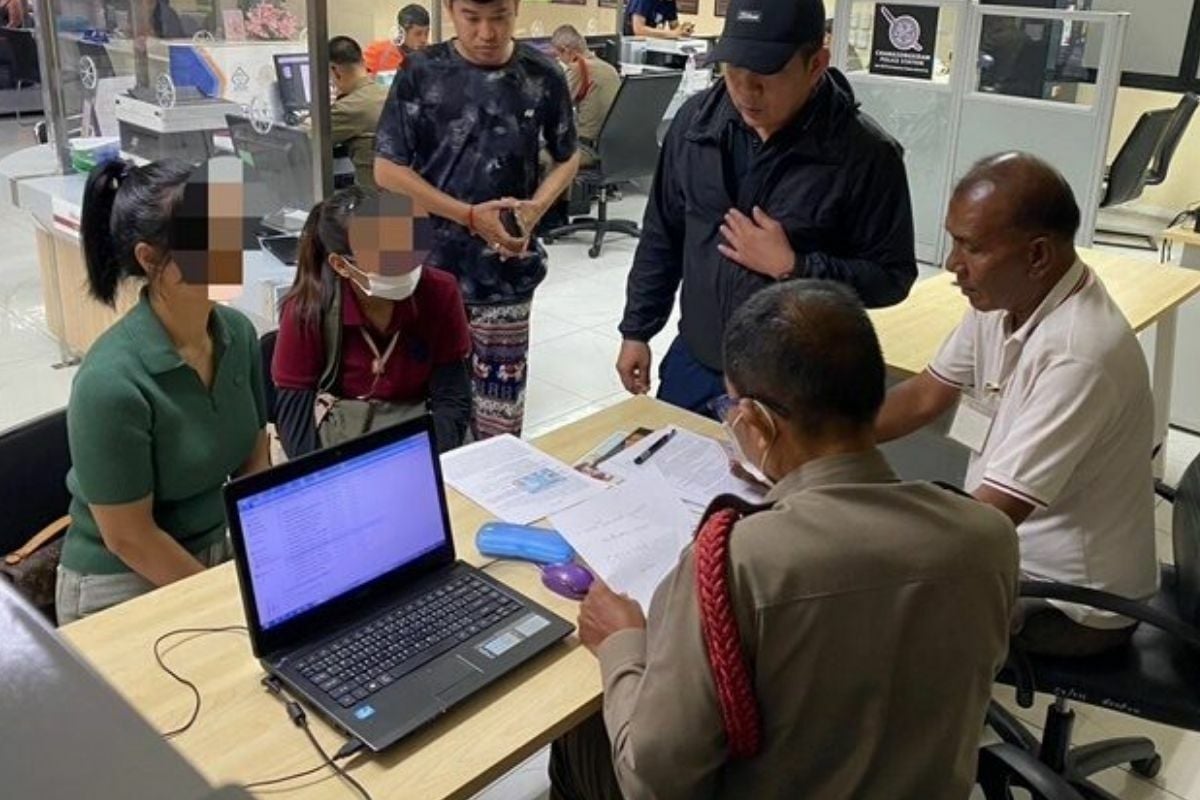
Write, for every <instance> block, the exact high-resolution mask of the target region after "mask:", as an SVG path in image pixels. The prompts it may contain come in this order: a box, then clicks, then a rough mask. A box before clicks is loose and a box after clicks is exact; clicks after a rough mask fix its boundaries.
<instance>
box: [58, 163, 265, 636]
mask: <svg viewBox="0 0 1200 800" xmlns="http://www.w3.org/2000/svg"><path fill="white" fill-rule="evenodd" d="M192 177H193V169H192V167H191V166H189V165H188V164H185V163H183V162H179V161H162V162H157V163H152V164H148V165H146V166H144V167H132V166H130V165H128V164H126V163H124V162H122V161H110V162H107V163H105V164H102V165H100V166H98V167H96V168H95V169H94V170H92V173H91V175H89V176H88V181H87V187H86V189H85V191H84V197H83V210H82V216H81V232H82V241H83V251H84V258H85V261H86V265H87V274H88V288H89V290H90V292H91V294H92V296H93V297H95V298H96V299H97V300H99V301H100V302H102V303H105V304H107V305H110V306H112V305H115V301H116V297H117V294H118V291H119V289H120V287H121V286H122V284H123V282H124V280H125V279H126V278H128V277H130V276H133V277H137V278H142V279H144V280H145V281H146V282H147V287H146V288H145V289H143V291H142V294H141V299H140V300H139V301H138V303H137V305H135V306H134V307H133V308H132V309H131V310H130V311H129V312H128V313H127V314H125V315H124V316H123V317H121V319H120V320H118V321H117V322H116V323H115V324H114V325H113V326H112V327H111V328H109V329H108V330H107V331H106V332H105V333H104V334H103V335H102V336H101V337H100V338H99V339H97V340H96V342H95V344H93V345H92V346H91V348H90V349H89V350H88V353H87V356H86V357H85V358H84V360H83V364H82V365H81V366H80V367H79V372H78V374H76V376H75V380H74V382H73V384H72V386H71V399H70V402H69V404H68V406H67V432H68V438H69V441H70V449H71V471H70V473H69V474H68V476H67V488H68V489H69V490H70V492H71V507H70V515H71V526H70V528H69V529H68V530H67V536H66V541H65V542H64V545H63V553H62V562H61V564H60V566H59V569H58V584H57V587H56V604H57V608H58V622H59V624H60V625H65V624H67V623H69V622H73V621H75V620H77V619H79V618H81V617H84V616H87V615H89V614H93V613H95V612H97V611H102V610H104V609H105V608H108V607H109V606H113V605H116V604H117V603H120V602H123V601H125V600H128V599H130V598H132V597H135V596H137V595H140V594H144V593H146V592H149V591H150V590H152V589H153V588H155V587H156V586H164V585H166V584H168V583H172V582H174V581H177V580H180V579H182V578H186V577H188V576H190V575H194V574H196V573H198V572H201V571H203V570H204V569H205V568H206V567H210V566H213V565H215V564H218V563H220V562H222V561H225V560H227V559H228V558H230V557H231V556H232V551H231V549H230V546H229V542H228V539H227V538H226V535H225V526H226V523H225V507H224V505H223V503H222V499H221V487H222V486H223V485H224V484H225V482H226V481H227V480H228V479H229V477H230V476H231V475H246V474H249V473H253V472H257V471H259V470H262V469H266V468H267V467H268V466H269V455H268V446H267V436H266V432H265V428H266V421H267V412H266V401H265V399H264V391H263V374H262V363H261V360H260V355H259V346H258V336H257V334H256V333H255V331H254V326H253V325H252V324H251V323H250V321H249V320H248V319H246V317H245V316H243V315H242V314H241V313H240V312H238V311H236V310H234V309H232V308H227V307H225V306H222V305H217V304H215V303H214V302H213V300H212V299H210V287H209V286H208V284H207V281H206V278H207V276H208V275H212V274H214V270H220V269H222V268H223V266H224V265H223V264H222V263H218V259H217V258H215V257H211V256H209V255H208V254H207V253H204V254H200V253H197V252H191V253H188V254H187V255H188V257H187V258H185V257H184V253H183V251H182V250H175V251H173V250H172V243H173V242H175V243H177V242H180V241H181V240H192V241H206V242H207V241H210V236H212V235H219V234H220V233H221V231H219V230H218V229H217V228H216V227H214V228H213V229H212V230H211V231H209V233H208V234H201V235H199V236H198V235H197V234H196V232H195V231H182V230H180V228H181V227H182V225H183V224H184V223H182V222H181V219H185V218H186V215H185V214H184V213H182V210H183V208H184V202H185V201H184V197H185V194H186V193H188V192H190V191H192V190H193V189H194V188H195V187H196V186H199V188H200V189H201V190H202V191H207V187H205V186H204V184H202V183H201V184H189V183H188V182H189V179H191V178H192ZM187 202H188V203H191V202H192V200H191V199H189V200H187ZM222 202H225V203H226V204H228V199H227V198H222ZM211 205H212V203H211V202H210V203H209V206H211ZM187 224H193V225H194V224H197V223H196V222H195V221H194V220H188V222H187ZM240 244H241V243H240V241H239V242H238V243H236V244H234V245H232V246H231V248H229V249H230V251H231V252H232V250H237V249H240ZM197 256H199V257H200V258H201V259H202V260H207V263H201V264H197V263H196V257H197Z"/></svg>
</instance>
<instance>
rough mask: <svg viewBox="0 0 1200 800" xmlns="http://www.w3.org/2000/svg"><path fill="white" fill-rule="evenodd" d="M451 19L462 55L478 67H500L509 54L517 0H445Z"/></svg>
mask: <svg viewBox="0 0 1200 800" xmlns="http://www.w3.org/2000/svg"><path fill="white" fill-rule="evenodd" d="M446 3H447V9H448V10H449V11H450V18H451V19H452V20H454V31H455V33H456V35H457V46H458V50H459V52H460V53H461V54H462V56H463V57H464V58H466V59H467V60H468V61H470V62H471V63H472V64H478V65H479V66H481V67H499V66H503V65H504V64H506V63H507V62H508V59H509V57H510V56H511V55H512V46H513V30H514V29H515V28H516V24H517V9H518V7H519V3H518V0H492V2H490V3H477V2H475V0H446Z"/></svg>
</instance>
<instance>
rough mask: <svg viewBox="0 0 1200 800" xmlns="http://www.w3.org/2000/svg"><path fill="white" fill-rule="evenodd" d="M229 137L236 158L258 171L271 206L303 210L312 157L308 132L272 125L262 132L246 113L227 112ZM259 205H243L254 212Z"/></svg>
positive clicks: (308, 204)
mask: <svg viewBox="0 0 1200 800" xmlns="http://www.w3.org/2000/svg"><path fill="white" fill-rule="evenodd" d="M225 121H226V122H227V123H228V125H229V137H230V139H232V140H233V149H234V151H235V152H236V153H237V156H238V158H240V159H241V160H242V161H244V162H245V163H246V165H247V166H249V167H251V168H252V169H253V170H255V171H256V172H257V173H258V178H259V179H260V180H261V181H263V183H264V184H265V185H266V187H267V191H268V194H269V195H270V202H272V203H274V208H272V209H270V210H268V211H264V212H263V214H264V215H266V214H269V213H271V212H273V211H277V210H279V209H282V208H288V209H295V210H298V211H307V210H308V209H310V208H312V205H313V181H312V171H313V158H312V144H311V143H310V142H309V140H308V134H307V133H306V132H304V131H302V130H297V129H296V128H289V127H286V126H284V125H273V126H272V127H271V128H270V130H268V131H267V132H266V133H263V132H261V131H259V130H256V129H255V127H254V124H253V123H252V122H251V121H250V120H249V119H247V118H246V117H241V116H236V115H233V114H229V115H227V116H226V117H225ZM257 211H259V209H247V213H248V214H249V213H254V212H257Z"/></svg>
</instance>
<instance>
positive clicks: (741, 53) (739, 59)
mask: <svg viewBox="0 0 1200 800" xmlns="http://www.w3.org/2000/svg"><path fill="white" fill-rule="evenodd" d="M824 37H825V3H824V2H822V0H730V3H729V10H728V11H727V12H726V14H725V30H724V31H723V32H722V33H721V38H720V39H719V40H718V41H717V46H716V47H715V48H713V52H712V55H711V56H710V58H709V61H720V62H722V63H725V64H730V65H732V66H735V67H741V68H742V69H748V70H750V71H751V72H756V73H758V74H759V75H774V74H775V73H776V72H779V71H780V70H781V69H783V68H784V67H786V66H787V63H788V62H789V61H791V60H792V57H793V56H795V55H796V52H797V51H798V50H799V49H800V48H801V46H803V45H806V44H808V43H810V42H820V41H822V40H823V39H824Z"/></svg>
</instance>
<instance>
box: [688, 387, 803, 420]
mask: <svg viewBox="0 0 1200 800" xmlns="http://www.w3.org/2000/svg"><path fill="white" fill-rule="evenodd" d="M743 400H752V401H754V402H757V403H761V404H762V405H764V406H766V407H767V408H769V409H771V410H772V411H774V412H775V413H776V414H778V415H779V416H781V417H785V418H786V417H788V416H791V415H790V414H789V413H788V410H787V409H786V408H784V407H783V406H782V405H780V404H779V403H776V402H775V401H774V400H768V399H767V398H765V397H756V396H754V395H749V394H744V395H742V396H741V397H734V396H733V395H728V394H723V395H721V396H720V397H718V398H716V399H714V400H710V401H709V403H708V410H709V411H711V412H712V413H713V416H715V417H716V418H717V419H718V420H720V421H721V422H724V423H731V422H732V420H730V417H731V416H733V413H734V411H736V410H737V407H738V404H739V403H741V402H742V401H743Z"/></svg>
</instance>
